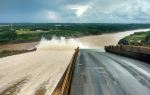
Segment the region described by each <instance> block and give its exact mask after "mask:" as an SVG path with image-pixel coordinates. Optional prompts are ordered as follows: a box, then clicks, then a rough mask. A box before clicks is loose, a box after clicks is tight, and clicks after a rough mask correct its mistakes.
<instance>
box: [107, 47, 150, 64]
mask: <svg viewBox="0 0 150 95" xmlns="http://www.w3.org/2000/svg"><path fill="white" fill-rule="evenodd" d="M105 51H106V52H111V53H115V54H119V55H123V56H127V57H131V58H134V59H138V60H141V61H145V62H148V63H150V48H148V47H140V46H130V45H123V46H105Z"/></svg>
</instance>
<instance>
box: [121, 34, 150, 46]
mask: <svg viewBox="0 0 150 95" xmlns="http://www.w3.org/2000/svg"><path fill="white" fill-rule="evenodd" d="M119 44H125V45H135V46H150V31H148V32H138V33H134V34H132V35H129V36H126V37H124V38H123V39H121V40H120V41H119Z"/></svg>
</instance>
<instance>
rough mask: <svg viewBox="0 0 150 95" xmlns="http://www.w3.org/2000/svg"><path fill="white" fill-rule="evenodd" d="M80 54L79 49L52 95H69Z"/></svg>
mask: <svg viewBox="0 0 150 95" xmlns="http://www.w3.org/2000/svg"><path fill="white" fill-rule="evenodd" d="M78 52H79V47H78V48H77V49H76V50H75V53H74V55H73V57H72V60H71V62H70V64H69V66H68V68H67V70H66V71H65V73H64V75H63V77H62V78H61V80H60V81H59V83H58V85H57V87H56V88H55V90H54V92H53V93H52V95H69V91H70V86H71V80H72V75H73V71H74V66H75V63H76V59H77V56H78Z"/></svg>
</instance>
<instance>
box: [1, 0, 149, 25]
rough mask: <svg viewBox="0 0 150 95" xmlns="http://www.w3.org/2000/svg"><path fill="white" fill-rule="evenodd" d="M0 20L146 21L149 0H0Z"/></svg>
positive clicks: (68, 21) (61, 21) (62, 21)
mask: <svg viewBox="0 0 150 95" xmlns="http://www.w3.org/2000/svg"><path fill="white" fill-rule="evenodd" d="M0 22H59V23H150V0H0Z"/></svg>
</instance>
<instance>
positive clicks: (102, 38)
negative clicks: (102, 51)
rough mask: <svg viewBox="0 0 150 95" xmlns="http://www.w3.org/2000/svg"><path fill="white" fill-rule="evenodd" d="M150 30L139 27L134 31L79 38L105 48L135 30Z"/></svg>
mask: <svg viewBox="0 0 150 95" xmlns="http://www.w3.org/2000/svg"><path fill="white" fill-rule="evenodd" d="M141 31H150V29H138V30H132V31H124V32H119V33H109V34H102V35H96V36H86V37H81V38H77V39H78V40H79V41H80V42H82V43H84V44H86V45H88V46H90V47H92V48H104V46H105V45H116V44H117V43H118V41H119V40H120V39H122V38H123V37H125V36H128V35H130V34H133V33H135V32H141Z"/></svg>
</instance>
